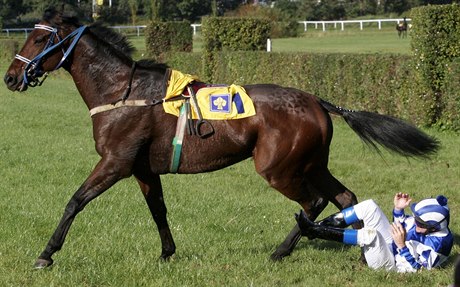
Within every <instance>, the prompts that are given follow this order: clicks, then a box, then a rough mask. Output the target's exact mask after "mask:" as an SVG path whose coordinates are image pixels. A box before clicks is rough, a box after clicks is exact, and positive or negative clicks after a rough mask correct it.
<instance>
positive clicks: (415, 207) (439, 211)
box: [411, 195, 450, 231]
mask: <svg viewBox="0 0 460 287" xmlns="http://www.w3.org/2000/svg"><path fill="white" fill-rule="evenodd" d="M411 209H412V212H413V214H414V218H415V222H416V224H417V226H419V227H422V228H426V229H429V230H431V231H438V230H441V229H444V228H446V227H447V226H448V225H449V219H450V213H449V207H448V206H447V198H446V197H445V196H443V195H438V196H437V197H436V198H427V199H424V200H422V201H420V202H418V203H414V204H412V205H411Z"/></svg>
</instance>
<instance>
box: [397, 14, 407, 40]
mask: <svg viewBox="0 0 460 287" xmlns="http://www.w3.org/2000/svg"><path fill="white" fill-rule="evenodd" d="M407 27H408V25H407V20H406V17H404V19H403V22H402V23H398V24H396V31H398V36H399V38H401V37H402V38H406V37H407Z"/></svg>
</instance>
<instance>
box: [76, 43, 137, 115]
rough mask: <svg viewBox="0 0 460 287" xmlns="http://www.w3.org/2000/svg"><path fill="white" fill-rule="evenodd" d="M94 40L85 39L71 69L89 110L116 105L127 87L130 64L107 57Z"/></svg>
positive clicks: (79, 46)
mask: <svg viewBox="0 0 460 287" xmlns="http://www.w3.org/2000/svg"><path fill="white" fill-rule="evenodd" d="M92 41H94V40H93V39H88V38H86V37H85V38H82V39H81V40H80V42H79V43H78V45H77V46H76V47H75V50H74V52H73V53H74V55H73V60H72V64H71V65H70V67H69V68H68V71H69V73H70V74H71V75H72V78H73V80H74V82H75V85H76V87H77V89H78V91H79V92H80V94H81V96H82V98H83V100H84V101H85V103H86V105H87V106H88V109H92V108H94V107H96V106H100V105H105V104H109V103H113V102H115V101H117V100H118V99H119V98H121V97H122V96H123V93H124V91H125V90H126V88H127V86H128V81H129V76H130V73H131V63H129V61H127V59H121V58H119V57H114V56H111V55H108V54H107V53H106V52H104V51H103V47H101V46H100V45H94V43H93V44H91V43H92Z"/></svg>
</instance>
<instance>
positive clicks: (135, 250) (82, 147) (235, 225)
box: [0, 31, 460, 287]
mask: <svg viewBox="0 0 460 287" xmlns="http://www.w3.org/2000/svg"><path fill="white" fill-rule="evenodd" d="M364 32H366V31H364ZM381 32H384V31H381ZM314 33H316V34H313V33H312V35H308V34H307V35H306V37H304V38H301V39H298V41H299V42H295V41H289V40H286V43H285V47H284V48H283V49H285V50H289V49H295V48H296V47H297V48H299V49H307V48H312V47H313V46H314V45H315V43H318V42H319V41H323V40H327V41H329V43H330V44H328V45H326V46H323V47H321V46H318V47H317V48H316V49H322V51H325V52H326V51H332V50H333V49H337V48H339V47H342V48H343V49H346V48H345V47H344V45H345V44H344V43H348V44H347V45H351V44H353V43H354V42H355V41H357V40H352V39H351V38H348V36H345V34H343V35H336V36H337V37H330V36H329V35H330V34H327V35H326V34H324V33H323V32H314ZM327 33H328V32H327ZM332 33H334V32H333V31H332ZM347 33H348V32H347ZM379 33H380V32H379ZM350 34H352V35H350V37H352V38H353V37H359V35H360V34H359V33H351V32H350ZM353 34H355V35H354V36H353ZM356 34H357V35H356ZM392 34H393V33H392ZM331 35H332V34H331ZM382 35H383V34H382ZM361 36H363V34H361ZM379 36H380V34H379ZM393 36H394V37H395V38H397V37H396V34H395V33H394V34H393V35H392V36H391V35H390V33H388V35H387V36H386V37H388V39H390V37H393ZM341 37H344V38H343V39H340V38H341ZM334 38H339V39H334ZM136 39H137V40H133V41H134V45H135V46H136V47H138V48H139V51H138V54H136V55H137V56H136V57H141V55H142V53H143V51H142V42H143V40H142V38H136ZM397 40H398V41H399V39H397ZM276 41H278V40H275V42H274V49H275V50H276V49H278V48H276V47H277V45H278V44H280V45H281V42H280V43H276ZM279 41H281V40H279ZM283 41H284V40H283ZM366 41H367V42H369V44H368V45H373V44H375V41H376V40H375V41H373V40H371V37H369V38H368V40H365V41H364V42H366ZM403 41H406V42H403ZM400 42H401V43H408V42H409V41H408V40H407V39H406V40H401V41H400ZM300 43H304V44H302V45H301V44H300ZM307 43H309V44H307ZM324 43H327V42H324ZM398 43H399V42H398ZM407 45H408V44H407ZM362 46H365V45H364V44H362V45H361V46H360V45H358V46H357V47H356V48H355V49H362V48H363V47H362ZM367 47H369V46H367ZM396 48H397V49H400V50H398V53H405V52H404V51H406V50H405V49H408V46H406V47H405V48H404V47H403V46H402V45H396ZM144 49H145V48H144ZM365 49H367V48H365ZM360 51H363V50H360ZM363 52H365V51H363ZM372 52H384V51H376V50H372ZM7 64H8V63H6V62H5V61H3V62H2V61H0V74H2V75H3V74H4V72H5V70H6V67H7ZM350 108H353V107H350ZM0 115H1V120H0V158H1V160H0V179H1V181H0V286H363V287H364V286H366V287H367V286H447V285H448V284H450V283H451V281H452V267H453V261H454V260H455V258H456V256H457V255H458V254H459V253H460V246H459V243H460V240H459V235H458V234H459V233H460V221H458V220H457V218H458V216H457V215H456V214H457V213H458V210H460V193H459V191H460V182H459V180H458V178H459V175H460V154H459V153H458V146H459V145H460V135H458V134H454V133H449V132H438V131H436V130H434V129H431V130H427V132H428V133H430V134H432V135H434V136H436V137H438V138H439V140H440V141H441V143H442V146H443V148H442V149H441V151H440V152H439V154H437V155H436V156H435V157H434V158H432V159H431V160H426V161H424V160H414V159H407V158H403V157H397V156H394V155H391V154H388V153H385V152H384V153H383V156H379V155H378V154H376V153H374V152H372V151H370V150H369V149H368V148H366V147H365V146H364V145H363V144H362V143H361V142H360V141H359V139H358V137H357V136H356V135H355V134H354V133H353V132H352V131H351V130H350V129H349V128H348V127H347V126H346V124H344V123H343V121H342V120H340V119H335V121H334V128H335V134H334V139H333V143H332V147H331V156H330V169H331V171H332V173H333V174H334V175H335V176H336V177H337V178H339V179H340V180H341V181H342V182H343V183H344V184H345V185H346V186H348V187H349V188H350V189H351V190H353V191H354V192H355V193H356V194H357V196H358V198H359V199H360V200H363V199H367V198H373V199H374V200H376V201H377V202H378V203H379V204H380V205H381V206H382V208H383V209H384V210H385V211H386V213H387V215H390V212H391V201H392V197H393V194H394V193H395V192H398V191H402V192H407V193H410V194H411V195H412V196H413V197H414V198H415V199H421V198H423V197H427V196H435V195H437V194H444V195H446V196H447V197H449V199H450V207H451V210H452V221H451V229H452V231H453V232H454V234H455V245H454V248H453V251H452V256H451V260H450V261H449V262H448V264H447V265H446V266H445V267H444V268H442V269H438V270H434V271H422V272H419V273H417V274H396V273H387V272H385V271H372V270H369V269H368V268H367V267H366V266H365V265H362V264H361V263H359V261H358V259H359V256H360V251H359V248H356V247H345V246H343V245H341V244H338V243H337V244H336V243H331V242H325V241H321V240H315V241H308V240H307V239H302V241H301V242H300V243H299V245H298V247H297V248H296V250H295V251H294V253H293V254H292V255H291V256H290V257H287V258H286V259H285V260H284V261H282V262H279V263H274V262H272V261H270V260H269V255H270V254H271V253H272V252H273V251H274V250H275V248H276V247H277V246H278V244H279V243H281V241H282V240H283V239H284V237H285V236H286V235H287V233H288V232H289V231H290V229H291V228H292V226H293V225H294V216H293V215H294V213H295V212H298V210H299V206H298V205H297V204H296V203H294V202H291V201H289V200H288V199H286V198H284V197H283V196H282V195H281V194H279V193H278V192H276V191H274V190H273V189H271V188H270V187H268V185H267V183H266V182H265V181H263V179H262V178H261V177H260V176H258V175H257V174H256V173H255V171H254V168H253V163H252V161H251V160H246V161H244V162H242V163H239V164H237V165H234V166H231V167H229V168H226V169H224V170H221V171H217V172H213V173H206V174H198V175H165V176H163V177H162V180H163V187H164V190H165V200H166V203H167V205H168V208H169V221H170V226H171V229H172V232H173V236H174V238H175V241H176V245H177V253H176V255H174V257H173V258H172V260H170V261H169V262H161V261H159V260H158V259H157V258H158V256H159V255H160V241H159V236H158V234H157V231H156V226H155V224H154V222H153V220H152V219H151V217H150V214H149V212H148V208H147V206H146V204H145V202H144V200H143V197H142V195H141V193H140V191H139V188H138V187H137V185H136V184H135V182H134V180H133V179H127V180H124V181H122V182H120V183H118V184H117V185H116V186H114V187H113V188H111V189H110V190H109V191H107V192H106V193H105V194H103V195H102V196H101V197H99V198H98V199H96V200H94V201H93V202H91V203H90V204H89V205H88V206H87V207H86V209H85V210H84V211H83V212H82V213H80V214H79V216H78V217H77V219H76V220H75V221H74V224H73V226H72V228H71V230H70V232H69V235H68V238H67V240H66V243H65V244H64V247H63V250H61V251H60V252H58V253H56V255H55V256H54V259H55V265H54V266H53V267H52V268H50V269H48V270H41V271H35V270H33V269H32V265H33V263H34V261H35V259H36V257H37V256H38V255H39V254H40V252H41V251H42V249H43V248H44V247H45V244H46V242H47V241H48V239H49V237H50V236H51V234H52V232H53V231H54V229H55V227H56V225H57V223H58V221H59V219H60V217H61V215H62V212H63V210H64V207H65V205H66V203H67V201H68V200H69V199H70V197H71V196H72V194H73V193H74V191H75V190H76V189H77V188H78V187H79V185H80V184H81V183H82V182H83V181H84V179H85V178H86V176H87V175H88V174H89V172H90V171H91V169H92V168H93V167H94V165H95V163H96V162H97V160H98V156H97V154H96V152H95V150H94V142H93V140H92V131H91V120H90V118H89V115H88V111H87V109H86V107H85V106H84V104H83V101H82V100H81V98H80V96H79V95H78V92H77V91H76V89H75V87H74V84H73V83H72V81H71V80H70V78H69V77H68V76H65V75H64V74H63V73H60V72H59V73H56V74H52V75H51V76H50V78H49V79H48V80H47V81H46V82H45V83H44V85H43V86H42V87H37V88H34V89H29V90H28V91H27V92H26V93H23V94H19V93H11V92H9V91H8V90H7V89H6V88H5V86H4V85H3V84H0ZM335 211H336V209H335V208H333V207H332V206H329V207H328V208H327V210H325V212H324V213H323V215H327V214H329V213H332V212H335Z"/></svg>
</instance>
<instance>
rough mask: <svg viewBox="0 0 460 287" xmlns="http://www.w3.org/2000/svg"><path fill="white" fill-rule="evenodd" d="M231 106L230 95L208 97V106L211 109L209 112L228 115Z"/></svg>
mask: <svg viewBox="0 0 460 287" xmlns="http://www.w3.org/2000/svg"><path fill="white" fill-rule="evenodd" d="M231 104H232V102H231V95H230V94H221V95H210V97H209V106H210V108H211V112H215V113H230V110H231Z"/></svg>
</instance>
